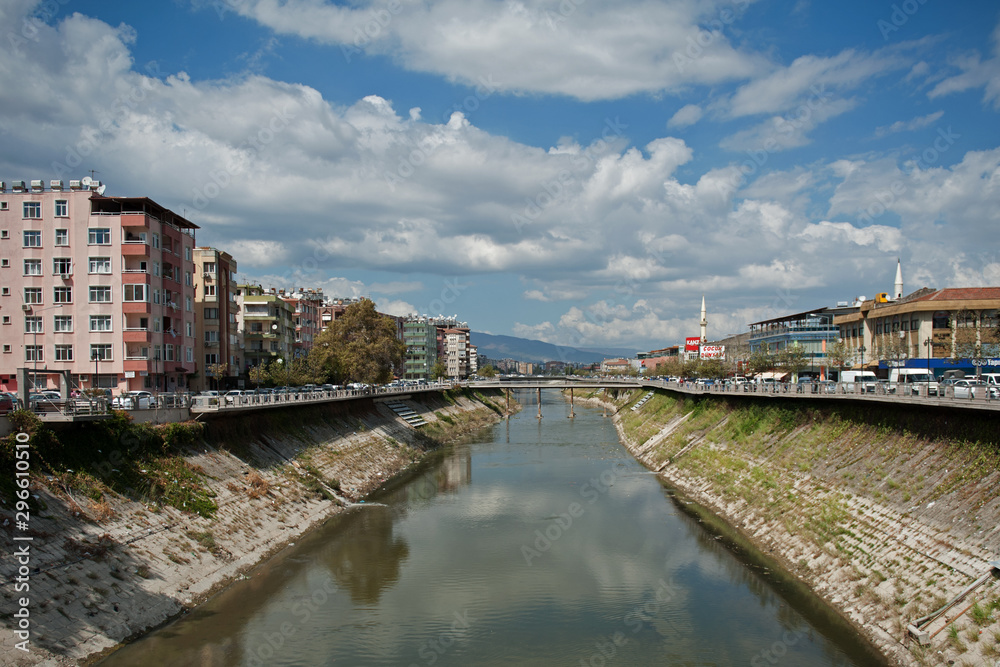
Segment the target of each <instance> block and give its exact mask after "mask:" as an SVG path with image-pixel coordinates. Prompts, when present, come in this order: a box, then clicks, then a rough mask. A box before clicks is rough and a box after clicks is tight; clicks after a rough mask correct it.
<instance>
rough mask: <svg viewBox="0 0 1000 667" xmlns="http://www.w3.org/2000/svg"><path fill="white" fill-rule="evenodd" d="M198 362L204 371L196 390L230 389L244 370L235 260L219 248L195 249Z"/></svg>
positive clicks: (195, 386)
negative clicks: (236, 377)
mask: <svg viewBox="0 0 1000 667" xmlns="http://www.w3.org/2000/svg"><path fill="white" fill-rule="evenodd" d="M194 287H195V314H196V316H197V320H196V325H195V329H196V339H195V341H196V342H195V359H196V360H197V361H198V363H199V364H200V367H201V369H202V372H200V373H199V374H198V376H197V377H196V378H195V379H194V380H192V382H191V388H192V390H194V391H203V390H205V389H215V388H216V387H219V388H229V385H230V384H231V383H233V382H234V381H235V376H237V375H239V373H240V370H241V369H242V367H243V366H242V354H241V350H240V343H241V341H240V336H239V302H238V301H237V298H236V260H235V259H233V257H232V255H230V254H229V253H226V252H223V251H221V250H217V249H216V248H208V247H198V248H195V249H194Z"/></svg>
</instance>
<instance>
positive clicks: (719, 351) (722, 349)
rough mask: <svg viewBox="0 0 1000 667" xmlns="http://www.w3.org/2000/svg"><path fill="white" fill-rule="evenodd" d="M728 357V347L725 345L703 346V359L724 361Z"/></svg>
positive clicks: (701, 356)
mask: <svg viewBox="0 0 1000 667" xmlns="http://www.w3.org/2000/svg"><path fill="white" fill-rule="evenodd" d="M724 356H726V346H725V345H702V346H701V354H700V355H699V357H700V358H702V359H722V358H723V357H724Z"/></svg>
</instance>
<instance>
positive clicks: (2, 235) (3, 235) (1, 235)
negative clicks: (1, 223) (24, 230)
mask: <svg viewBox="0 0 1000 667" xmlns="http://www.w3.org/2000/svg"><path fill="white" fill-rule="evenodd" d="M9 238H10V231H8V230H6V229H0V239H9Z"/></svg>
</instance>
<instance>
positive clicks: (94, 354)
mask: <svg viewBox="0 0 1000 667" xmlns="http://www.w3.org/2000/svg"><path fill="white" fill-rule="evenodd" d="M90 357H91V359H93V361H94V381H93V382H91V383H90V384H91V388H92V389H94V390H95V392H94V396H95V398H96V396H97V392H96V389H97V362H98V360H100V358H101V357H100V354H98V352H97V349H96V348H95V349H93V350H91V351H90Z"/></svg>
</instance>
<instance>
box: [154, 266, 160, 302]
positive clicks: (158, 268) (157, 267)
mask: <svg viewBox="0 0 1000 667" xmlns="http://www.w3.org/2000/svg"><path fill="white" fill-rule="evenodd" d="M153 275H154V276H158V275H160V263H159V262H153ZM156 303H159V301H157V302H156Z"/></svg>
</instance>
